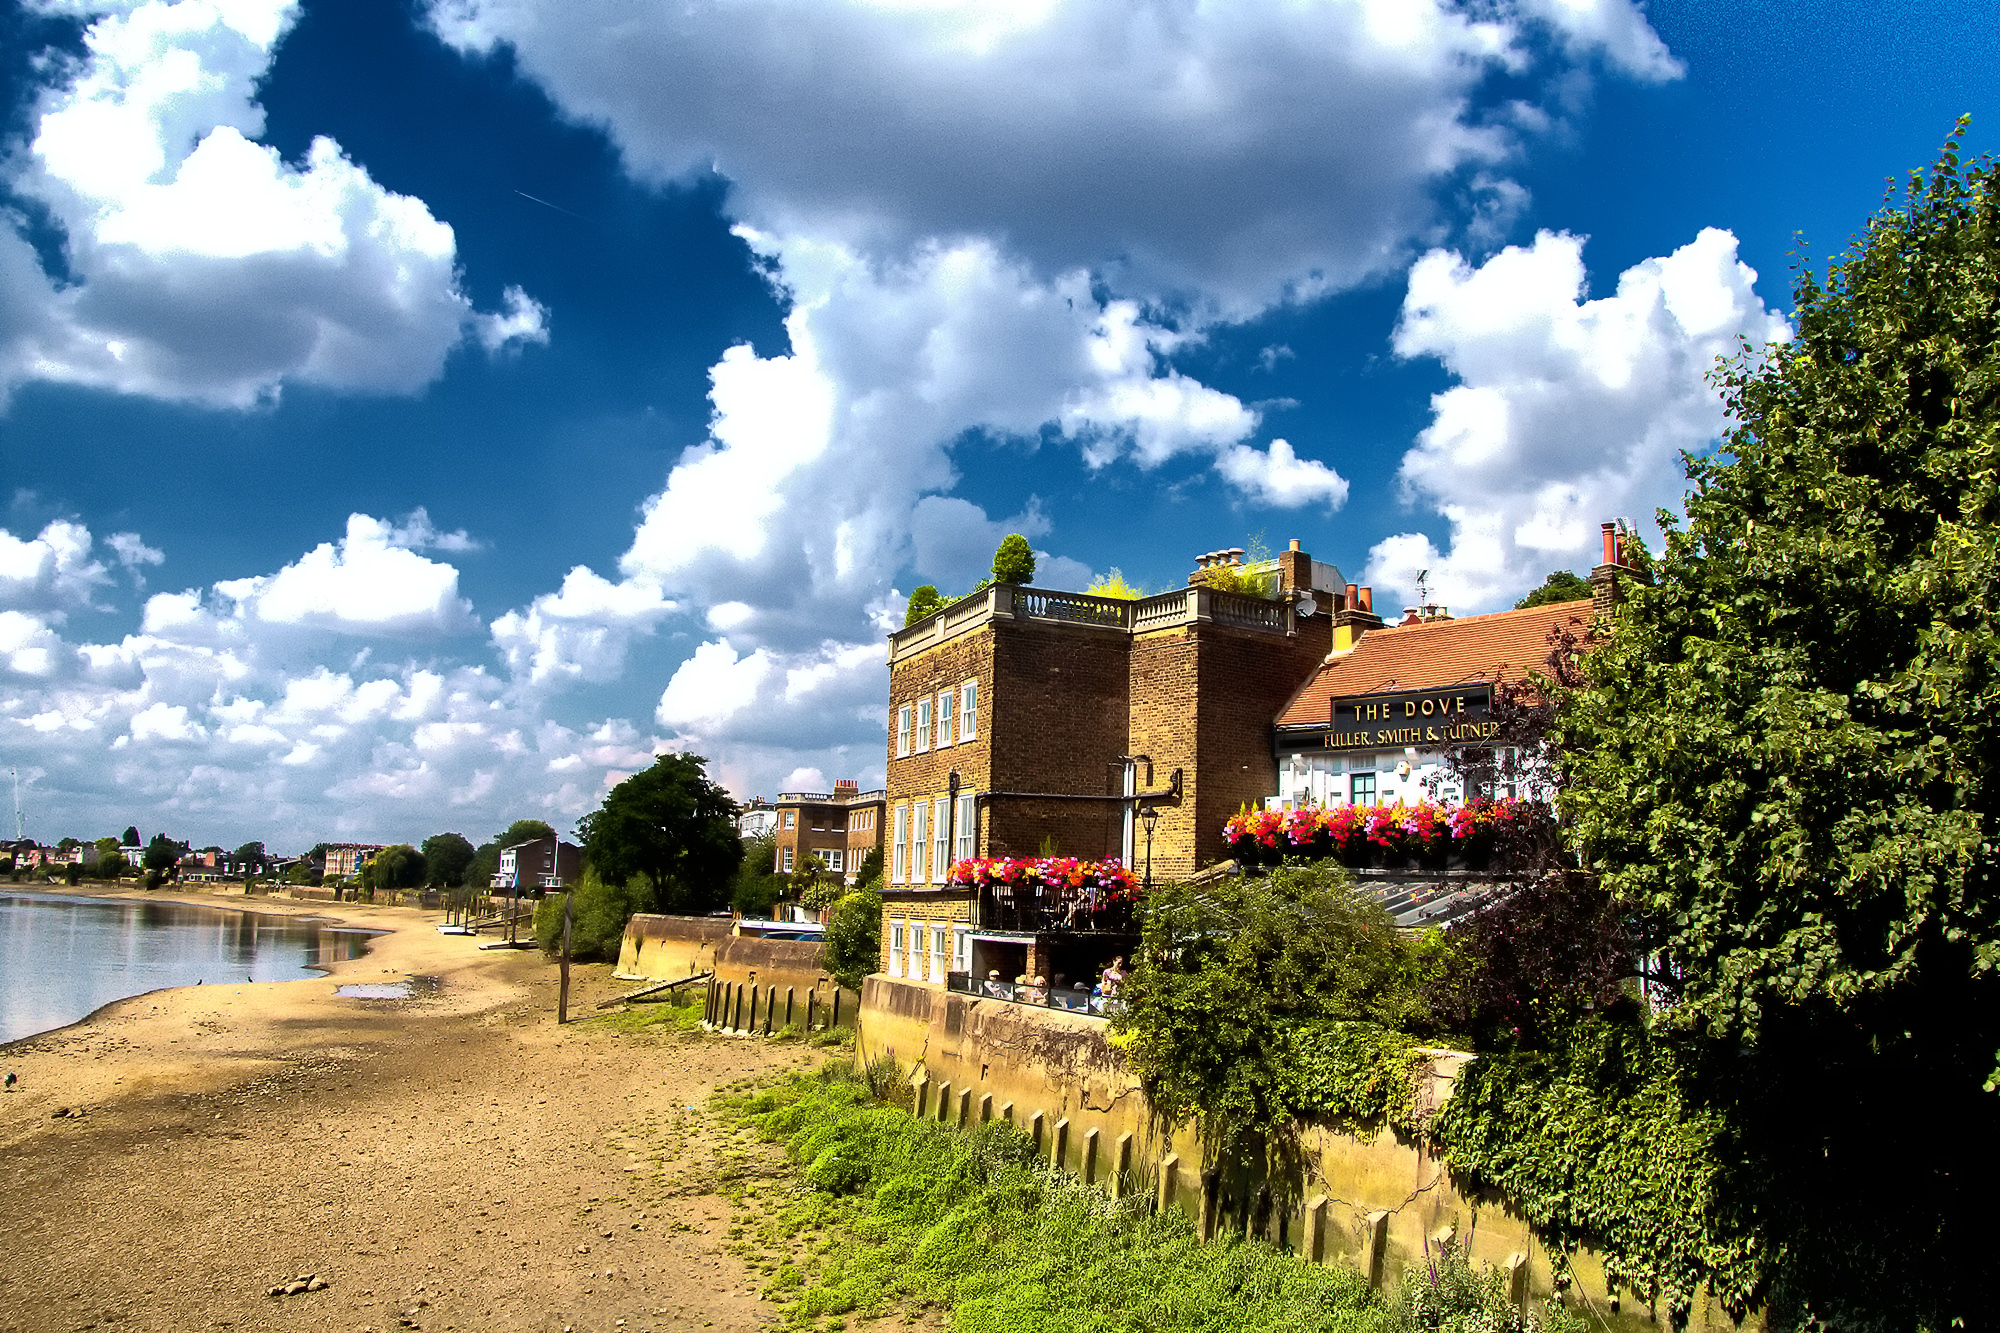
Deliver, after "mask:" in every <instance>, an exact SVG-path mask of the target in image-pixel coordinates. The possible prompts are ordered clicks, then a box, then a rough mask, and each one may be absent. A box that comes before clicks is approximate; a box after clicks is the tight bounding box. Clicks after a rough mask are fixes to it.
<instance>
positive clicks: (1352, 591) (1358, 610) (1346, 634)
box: [1333, 583, 1382, 653]
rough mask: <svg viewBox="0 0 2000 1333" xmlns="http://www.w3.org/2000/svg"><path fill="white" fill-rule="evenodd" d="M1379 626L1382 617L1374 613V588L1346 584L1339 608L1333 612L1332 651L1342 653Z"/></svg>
mask: <svg viewBox="0 0 2000 1333" xmlns="http://www.w3.org/2000/svg"><path fill="white" fill-rule="evenodd" d="M1380 628H1382V618H1381V617H1380V616H1378V615H1376V614H1375V593H1374V589H1372V588H1365V587H1357V586H1356V585H1354V584H1352V583H1350V584H1348V585H1347V591H1346V595H1345V596H1343V597H1342V598H1341V599H1340V609H1339V610H1337V611H1335V612H1334V613H1333V651H1334V652H1336V653H1344V652H1346V651H1347V650H1348V649H1350V648H1352V647H1353V646H1354V645H1355V644H1357V643H1359V642H1360V641H1361V636H1362V635H1363V634H1366V633H1367V632H1368V631H1369V630H1371V629H1380Z"/></svg>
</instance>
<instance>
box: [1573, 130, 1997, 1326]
mask: <svg viewBox="0 0 2000 1333" xmlns="http://www.w3.org/2000/svg"><path fill="white" fill-rule="evenodd" d="M1996 257H2000V168H1996V166H1995V164H1994V163H1992V162H1991V161H1990V160H1983V161H1980V162H1977V163H1975V164H1973V165H1972V166H1971V167H1969V168H1965V167H1961V165H1960V162H1959V159H1958V155H1957V144H1956V141H1955V140H1954V141H1953V142H1952V143H1949V144H1948V145H1947V147H1946V150H1945V152H1944V154H1943V155H1942V156H1941V157H1940V158H1939V159H1938V161H1937V163H1936V164H1935V166H1934V167H1933V168H1932V170H1931V172H1930V173H1929V175H1928V177H1927V178H1926V177H1924V176H1922V175H1913V176H1912V178H1911V181H1910V184H1909V188H1908V191H1907V194H1906V195H1905V197H1904V198H1903V199H1902V200H1901V201H1900V202H1898V203H1892V204H1891V205H1890V206H1888V207H1885V209H1884V211H1882V212H1881V213H1879V214H1878V215H1877V216H1876V217H1875V218H1874V219H1873V220H1871V222H1870V223H1869V225H1868V227H1867V230H1866V232H1865V233H1864V234H1863V235H1862V236H1861V237H1860V238H1859V239H1858V241H1857V242H1856V243H1855V244H1854V246H1853V247H1852V248H1851V249H1850V250H1849V251H1848V252H1847V253H1846V254H1845V255H1844V256H1842V257H1841V258H1840V259H1839V261H1838V262H1836V263H1835V264H1834V265H1833V267H1832V268H1831V270H1830V271H1829V273H1828V275H1827V278H1826V281H1825V283H1824V284H1823V285H1822V284H1821V283H1819V282H1818V281H1817V280H1816V279H1815V278H1814V276H1813V275H1812V274H1811V273H1809V272H1808V273H1806V274H1805V275H1803V276H1802V277H1801V278H1800V279H1799V280H1798V283H1797V286H1796V289H1795V296H1796V301H1797V310H1796V315H1795V322H1796V326H1797V329H1798V333H1797V337H1796V339H1795V340H1794V341H1793V342H1791V343H1790V344H1788V345H1786V346H1783V347H1780V348H1775V349H1772V350H1770V351H1769V352H1768V353H1767V354H1765V355H1763V356H1761V357H1759V356H1757V355H1755V354H1753V353H1749V352H1746V354H1745V355H1744V356H1743V357H1742V358H1741V359H1739V360H1738V361H1737V362H1735V363H1734V364H1732V365H1730V366H1727V367H1726V368H1725V369H1724V371H1723V372H1722V373H1721V375H1720V377H1719V378H1720V382H1721V384H1722V386H1723V388H1724V391H1725V396H1726V400H1727V403H1728V407H1729V409H1730V415H1731V417H1732V419H1733V420H1735V421H1737V422H1739V423H1741V424H1740V425H1739V426H1738V427H1737V428H1736V429H1735V430H1734V431H1733V432H1732V433H1731V435H1730V436H1729V439H1728V443H1727V447H1726V450H1725V451H1724V452H1723V453H1721V454H1718V455H1715V456H1711V457H1705V458H1702V459H1697V460H1691V461H1690V463H1689V465H1688V471H1689V475H1690V477H1691V478H1692V480H1693V482H1694V491H1693V493H1692V494H1691V495H1690V496H1689V497H1688V502H1687V507H1686V508H1687V519H1686V526H1685V527H1684V528H1676V527H1672V526H1671V525H1670V526H1669V528H1668V532H1667V543H1666V550H1665V553H1664V554H1663V555H1662V556H1661V558H1660V559H1659V560H1658V561H1657V563H1656V564H1655V567H1654V571H1653V575H1654V586H1652V587H1650V588H1648V587H1643V586H1633V587H1631V588H1630V599H1629V601H1628V602H1627V603H1626V605H1625V606H1624V607H1622V608H1621V611H1620V614H1619V617H1618V626H1617V632H1616V634H1615V636H1614V637H1613V638H1612V639H1611V641H1610V642H1609V643H1608V644H1606V645H1604V646H1603V647H1602V648H1600V649H1599V650H1598V651H1596V652H1594V653H1592V654H1590V655H1589V656H1588V657H1587V658H1586V659H1585V672H1586V674H1587V676H1588V679H1589V683H1590V686H1591V688H1590V689H1588V690H1584V691H1577V692H1574V693H1572V694H1570V695H1569V696H1568V697H1567V698H1566V700H1565V703H1564V712H1563V717H1562V720H1561V722H1560V724H1559V733H1558V738H1559V740H1560V742H1561V743H1562V746H1563V750H1564V756H1565V757H1564V764H1565V767H1566V769H1567V773H1568V777H1569V779H1570V788H1569V790H1568V792H1567V793H1566V795H1565V797H1564V807H1565V810H1566V813H1567V815H1568V817H1569V818H1570V819H1571V820H1572V821H1573V822H1574V829H1575V835H1576V841H1577V844H1578V846H1579V848H1580V849H1581V851H1582V854H1583V856H1584V857H1585V859H1586V863H1587V864H1588V865H1589V866H1590V867H1592V868H1594V869H1596V870H1597V871H1598V872H1599V873H1600V874H1601V875H1602V876H1603V879H1604V882H1605V884H1606V885H1607V886H1609V887H1610V888H1611V889H1612V890H1613V891H1614V892H1615V893H1616V894H1617V895H1618V896H1619V899H1620V901H1621V902H1622V904H1623V905H1624V907H1625V908H1626V910H1627V911H1628V912H1630V913H1631V914H1632V916H1633V918H1634V921H1635V923H1636V925H1637V927H1638V928H1639V930H1640V933H1641V940H1640V944H1641V948H1642V949H1643V950H1644V951H1645V952H1648V953H1652V954H1654V955H1656V956H1657V957H1658V958H1659V960H1660V961H1661V964H1662V972H1661V975H1660V976H1659V977H1658V978H1657V984H1658V986H1659V987H1660V990H1661V993H1662V994H1663V996H1664V997H1665V998H1666V999H1667V1000H1668V1001H1669V1002H1670V1003H1669V1007H1668V1008H1667V1011H1666V1014H1665V1016H1664V1017H1665V1026H1666V1028H1667V1029H1668V1030H1669V1031H1671V1032H1674V1033H1677V1034H1680V1037H1681V1039H1682V1040H1683V1041H1686V1042H1688V1043H1689V1044H1690V1045H1692V1046H1693V1047H1695V1048H1696V1049H1698V1050H1700V1051H1702V1052H1704V1053H1705V1060H1706V1063H1705V1065H1704V1069H1705V1070H1706V1072H1705V1074H1704V1080H1705V1082H1704V1088H1705V1095H1706V1096H1708V1097H1709V1098H1711V1099H1712V1100H1713V1101H1714V1102H1715V1103H1716V1104H1718V1105H1721V1106H1724V1107H1726V1108H1727V1109H1728V1111H1729V1113H1730V1115H1731V1117H1732V1121H1733V1124H1734V1132H1735V1134H1736V1135H1737V1136H1738V1140H1739V1142H1740V1143H1741V1145H1742V1147H1743V1150H1744V1152H1745V1156H1746V1166H1745V1168H1744V1177H1745V1179H1746V1181H1750V1182H1761V1184H1759V1185H1757V1186H1756V1187H1755V1188H1752V1186H1750V1185H1747V1184H1746V1185H1745V1186H1744V1190H1745V1197H1744V1198H1742V1199H1740V1200H1738V1202H1739V1204H1740V1205H1741V1206H1748V1207H1754V1208H1756V1209H1757V1210H1758V1213H1759V1216H1760V1217H1761V1218H1762V1219H1763V1220H1764V1222H1765V1225H1766V1226H1767V1227H1768V1228H1769V1231H1770V1235H1769V1237H1768V1239H1767V1241H1766V1243H1767V1245H1769V1246H1770V1248H1771V1252H1772V1253H1774V1254H1782V1255H1785V1256H1787V1258H1786V1261H1785V1263H1784V1265H1783V1267H1782V1268H1781V1270H1780V1271H1779V1273H1778V1275H1777V1277H1776V1279H1775V1285H1774V1287H1773V1291H1772V1298H1773V1304H1774V1313H1775V1314H1776V1315H1777V1316H1778V1318H1779V1320H1780V1322H1781V1323H1782V1322H1793V1321H1798V1320H1804V1319H1808V1318H1811V1319H1821V1320H1826V1321H1828V1322H1829V1323H1834V1324H1839V1323H1849V1324H1853V1325H1855V1326H1865V1325H1868V1324H1871V1323H1875V1322H1878V1321H1879V1322H1881V1323H1883V1324H1884V1326H1886V1325H1887V1324H1888V1323H1896V1324H1898V1325H1899V1326H1903V1327H1916V1326H1928V1327H1932V1328H1943V1327H1949V1326H1951V1325H1952V1324H1953V1323H1954V1322H1955V1321H1956V1320H1959V1319H1964V1320H1965V1321H1967V1322H1976V1321H1977V1319H1978V1318H1979V1316H1978V1315H1977V1314H1976V1309H1977V1308H1979V1307H1980V1304H1981V1302H1983V1300H1984V1293H1983V1291H1980V1290H1979V1288H1980V1287H1981V1286H1982V1285H1983V1283H1982V1280H1981V1279H1980V1278H1979V1277H1978V1274H1979V1273H1981V1272H1983V1271H1986V1270H1985V1267H1984V1265H1985V1263H1986V1262H1987V1259H1986V1244H1985V1238H1986V1230H1987V1226H1986V1220H1985V1218H1986V1212H1987V1209H1988V1206H1989V1203H1990V1199H1991V1196H1992V1191H1993V1189H1994V1187H1995V1185H1996V1184H2000V1156H1997V1155H1996V1154H1993V1153H1992V1152H1990V1151H1986V1150H1985V1149H1984V1148H1981V1149H1979V1150H1975V1151H1971V1152H1967V1153H1959V1152H1946V1153H1921V1152H1918V1153H1902V1152H1890V1151H1885V1150H1884V1145H1886V1144H1890V1143H1894V1142H1897V1141H1899V1140H1901V1139H1903V1138H1905V1137H1906V1136H1907V1135H1908V1134H1909V1132H1910V1127H1911V1126H1912V1125H1913V1124H1919V1123H1921V1124H1926V1125H1939V1126H1949V1132H1950V1134H1951V1137H1952V1140H1953V1142H1955V1143H1960V1144H1967V1145H1971V1144H1979V1145H1986V1144H1991V1143H1992V1142H1994V1141H1995V1139H1996V1136H2000V1064H1996V1060H1997V1059H2000V972H1996V968H2000V894H1996V893H1995V892H1994V880H1995V872H1996V870H2000V855H1996V851H2000V849H1996V841H2000V839H1996V838H1995V818H1996V814H2000V809H1996V807H2000V709H1996V708H1995V706H1994V699H1995V697H1996V683H2000V625H1996V622H1995V613H1996V601H1995V599H1994V597H1993V589H1994V588H1995V587H2000V469H1996V467H1995V454H1996V449H2000V337H1996V333H2000V263H1996ZM1669 517H1670V516H1667V515H1662V519H1663V521H1664V520H1666V519H1668V518H1669ZM1911 1253H1922V1254H1923V1255H1924V1256H1925V1262H1923V1263H1922V1264H1920V1265H1911V1264H1910V1263H1909V1262H1908V1256H1909V1255H1910V1254H1911Z"/></svg>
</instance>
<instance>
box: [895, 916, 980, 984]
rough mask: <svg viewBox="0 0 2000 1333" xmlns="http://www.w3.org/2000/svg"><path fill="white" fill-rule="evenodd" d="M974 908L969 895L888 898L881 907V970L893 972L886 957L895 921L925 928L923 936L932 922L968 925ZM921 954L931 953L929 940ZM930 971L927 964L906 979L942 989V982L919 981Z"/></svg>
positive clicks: (925, 942)
mask: <svg viewBox="0 0 2000 1333" xmlns="http://www.w3.org/2000/svg"><path fill="white" fill-rule="evenodd" d="M974 906H975V900H974V899H973V897H972V895H971V894H946V893H924V894H893V895H889V896H888V897H887V898H886V900H885V901H884V902H883V904H882V960H881V962H882V971H883V972H890V971H891V970H892V968H891V960H890V957H889V955H890V952H891V946H892V945H893V944H894V941H895V935H894V930H893V926H894V923H896V922H898V921H901V922H904V923H905V924H909V923H921V924H922V925H923V926H924V927H925V930H926V934H928V927H929V926H930V925H931V924H932V923H934V922H939V921H964V922H970V921H971V920H972V910H973V907H974ZM906 947H907V944H906ZM922 951H923V953H924V954H928V953H929V952H930V941H929V940H928V939H926V940H925V941H924V944H923V950H922ZM906 971H907V969H906ZM929 972H930V969H929V967H928V965H926V966H925V967H923V968H922V969H921V970H920V971H919V973H918V975H917V976H914V977H910V978H909V980H911V981H914V982H916V983H917V984H919V985H937V986H939V987H942V985H943V983H942V982H937V983H932V982H927V981H924V980H923V979H922V978H924V977H927V976H928V975H929Z"/></svg>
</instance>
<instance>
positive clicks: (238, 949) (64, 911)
mask: <svg viewBox="0 0 2000 1333" xmlns="http://www.w3.org/2000/svg"><path fill="white" fill-rule="evenodd" d="M370 933H371V932H367V931H359V930H354V929H352V928H349V927H342V926H335V925H333V924H331V923H328V922H323V921H302V920H298V919H295V918H289V917H281V916H274V915H266V914H263V913H258V912H238V911H230V910H228V909H226V908H216V907H190V906H187V905H185V904H183V903H169V902H149V901H145V900H143V899H128V898H83V897H77V896H75V895H71V894H50V893H22V892H18V891H13V890H8V891H5V892H0V1042H3V1041H13V1040H15V1039H17V1038H20V1037H25V1036H27V1035H29V1034H30V1033H34V1032H44V1031H47V1030H48V1029H49V1028H56V1027H62V1026H63V1025H64V1024H66V1023H74V1022H76V1021H77V1020H78V1019H80V1018H82V1017H84V1016H85V1015H86V1014H88V1013H90V1012H91V1011H92V1010H93V1009H96V1008H97V1007H98V1006H99V1005H102V1004H107V1003H109V1002H110V1001H112V1000H116V999H120V998H122V997H124V996H127V995H139V994H142V993H144V992H146V991H149V990H157V989H159V988H160V987H162V986H192V985H194V984H195V983H196V982H207V983H208V984H210V985H214V984H216V983H219V982H228V981H294V980H297V979H298V978H300V977H307V976H312V975H313V968H314V967H315V966H324V965H325V964H328V963H335V962H339V961H341V960H342V959H346V958H358V957H360V955H361V953H362V951H363V950H364V949H366V948H367V944H368V939H369V935H370Z"/></svg>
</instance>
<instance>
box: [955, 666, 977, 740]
mask: <svg viewBox="0 0 2000 1333" xmlns="http://www.w3.org/2000/svg"><path fill="white" fill-rule="evenodd" d="M978 739H979V682H978V681H977V680H968V681H966V682H964V683H963V684H961V685H960V686H959V687H958V741H959V744H961V745H963V744H964V743H965V742H967V741H976V740H978Z"/></svg>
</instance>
